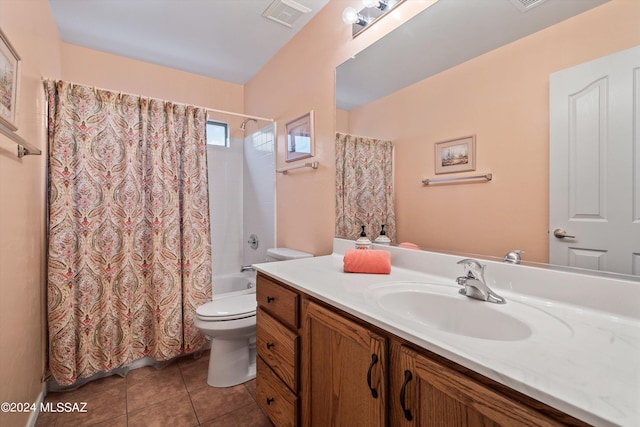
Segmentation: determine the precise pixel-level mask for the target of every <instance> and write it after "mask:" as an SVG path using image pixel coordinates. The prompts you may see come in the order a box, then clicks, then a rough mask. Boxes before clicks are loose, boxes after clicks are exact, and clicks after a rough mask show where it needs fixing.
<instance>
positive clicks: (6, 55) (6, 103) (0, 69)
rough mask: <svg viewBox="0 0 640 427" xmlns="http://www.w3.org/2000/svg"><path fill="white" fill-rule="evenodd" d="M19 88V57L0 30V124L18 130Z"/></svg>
mask: <svg viewBox="0 0 640 427" xmlns="http://www.w3.org/2000/svg"><path fill="white" fill-rule="evenodd" d="M19 88H20V56H18V53H17V52H16V50H15V49H14V48H13V46H11V43H9V40H8V39H7V37H6V36H5V35H4V33H3V32H2V30H0V123H1V124H3V125H4V126H5V127H7V128H9V129H10V130H12V131H16V130H18V126H17V120H16V111H17V102H18V89H19Z"/></svg>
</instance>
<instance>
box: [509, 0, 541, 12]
mask: <svg viewBox="0 0 640 427" xmlns="http://www.w3.org/2000/svg"><path fill="white" fill-rule="evenodd" d="M546 1H547V0H511V3H513V4H514V5H515V7H517V8H518V9H519V10H520V12H526V11H528V10H531V9H533V8H534V7H536V6H539V5H541V4H542V3H545V2H546Z"/></svg>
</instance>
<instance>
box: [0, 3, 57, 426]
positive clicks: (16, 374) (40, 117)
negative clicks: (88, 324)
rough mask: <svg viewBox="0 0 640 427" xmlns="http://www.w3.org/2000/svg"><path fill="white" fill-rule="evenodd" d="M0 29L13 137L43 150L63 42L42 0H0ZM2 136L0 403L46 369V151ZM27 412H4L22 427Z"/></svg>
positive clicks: (1, 419) (34, 394) (6, 421)
mask: <svg viewBox="0 0 640 427" xmlns="http://www.w3.org/2000/svg"><path fill="white" fill-rule="evenodd" d="M0 28H2V31H3V32H4V33H5V35H6V36H7V38H8V39H9V41H10V42H11V44H12V45H13V47H14V48H15V49H16V51H17V52H18V54H19V55H20V57H21V59H22V72H21V84H20V94H19V99H18V105H17V108H18V109H17V112H18V118H17V122H18V123H17V125H18V131H17V133H18V135H20V136H21V137H22V138H24V139H25V140H27V141H28V142H30V143H31V144H33V145H35V146H36V147H39V148H40V149H42V150H43V152H44V151H45V146H46V143H45V141H46V135H45V115H44V91H43V89H42V83H41V80H40V77H41V75H43V74H46V75H50V76H52V77H59V76H60V71H61V66H60V42H59V37H58V31H57V29H56V27H55V24H54V22H53V17H52V16H51V12H50V10H49V4H48V2H47V0H31V1H28V2H26V1H18V0H0ZM15 153H16V144H15V143H14V142H13V141H12V140H10V139H8V138H6V137H5V136H4V135H0V206H1V209H0V402H35V401H36V400H37V399H38V396H39V394H40V392H41V391H42V383H41V381H40V380H41V378H42V375H43V374H44V369H45V360H46V358H45V352H46V346H45V342H46V341H45V339H46V333H45V314H44V313H45V311H44V306H45V298H46V297H45V285H44V283H45V279H44V277H45V276H44V274H45V273H44V271H45V257H44V251H45V247H44V245H45V239H44V224H45V216H44V212H45V208H44V200H45V179H46V178H45V164H46V155H43V156H27V157H23V158H22V159H18V158H17V157H16V155H15ZM29 415H30V414H29V413H19V414H18V413H1V412H0V425H2V426H7V427H9V426H24V425H26V423H27V420H28V419H29Z"/></svg>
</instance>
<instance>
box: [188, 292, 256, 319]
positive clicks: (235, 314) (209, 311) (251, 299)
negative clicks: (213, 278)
mask: <svg viewBox="0 0 640 427" xmlns="http://www.w3.org/2000/svg"><path fill="white" fill-rule="evenodd" d="M257 305H258V303H257V301H256V294H255V293H246V294H241V295H233V296H228V297H223V298H218V299H214V300H213V301H209V302H208V303H206V304H203V305H201V306H200V307H198V308H197V309H196V316H197V317H198V319H200V320H204V321H209V322H217V321H223V320H237V319H244V318H246V317H252V316H255V315H256V307H257Z"/></svg>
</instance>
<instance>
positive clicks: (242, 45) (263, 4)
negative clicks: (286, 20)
mask: <svg viewBox="0 0 640 427" xmlns="http://www.w3.org/2000/svg"><path fill="white" fill-rule="evenodd" d="M295 1H296V2H297V3H299V4H301V5H303V6H306V7H308V8H310V9H311V12H309V13H306V14H303V15H302V16H301V17H300V18H299V19H298V20H297V21H295V22H294V23H293V24H292V28H287V27H285V26H284V25H281V24H279V23H276V22H274V21H272V20H270V19H267V18H265V17H263V16H262V13H263V12H264V11H265V9H267V8H268V7H269V5H270V4H271V2H272V0H49V5H50V6H51V10H52V12H53V17H54V19H55V21H56V24H57V26H58V30H59V32H60V36H61V38H62V40H63V41H64V42H66V43H70V44H74V45H78V46H83V47H87V48H91V49H95V50H99V51H103V52H108V53H113V54H116V55H120V56H125V57H128V58H133V59H137V60H140V61H145V62H150V63H153V64H158V65H163V66H167V67H171V68H176V69H180V70H183V71H188V72H191V73H195V74H200V75H203V76H207V77H211V78H215V79H219V80H223V81H227V82H231V83H238V84H244V83H246V82H247V81H249V80H250V79H251V78H252V77H253V76H254V75H255V74H256V73H257V72H258V71H259V70H260V69H261V68H262V67H263V66H264V65H265V64H266V63H267V62H268V61H269V59H271V58H272V57H273V56H274V55H275V54H276V53H277V52H278V50H280V48H282V47H283V46H284V45H285V44H286V43H287V42H288V41H289V40H290V39H291V38H292V37H293V36H294V35H295V34H296V32H298V31H299V30H300V29H301V28H302V27H304V25H305V24H307V23H308V22H309V21H310V20H311V18H312V17H313V15H315V14H316V13H317V12H318V11H319V10H320V9H322V7H323V6H325V5H326V4H327V3H328V1H329V0H295Z"/></svg>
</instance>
